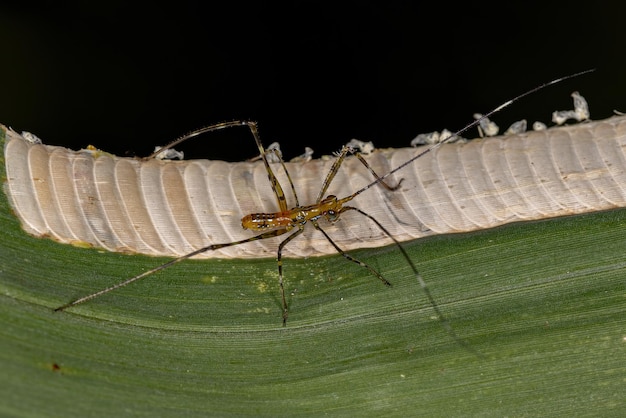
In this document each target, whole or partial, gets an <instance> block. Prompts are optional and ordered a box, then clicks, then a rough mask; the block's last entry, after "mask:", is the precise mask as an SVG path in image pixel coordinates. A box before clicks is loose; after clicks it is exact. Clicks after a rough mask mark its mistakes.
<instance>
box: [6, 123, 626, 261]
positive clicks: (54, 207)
mask: <svg viewBox="0 0 626 418" xmlns="http://www.w3.org/2000/svg"><path fill="white" fill-rule="evenodd" d="M624 145H626V117H613V118H610V119H607V120H604V121H598V122H591V123H584V124H578V125H574V126H569V127H559V128H552V129H548V130H545V131H536V132H528V133H524V134H520V135H515V136H508V137H493V138H485V139H476V140H473V141H470V142H468V143H466V144H446V145H442V146H440V147H439V148H437V149H436V150H434V151H433V152H430V153H428V154H426V155H424V156H423V157H421V158H419V159H417V160H416V161H415V162H414V163H412V164H410V165H409V166H408V167H405V168H403V169H402V170H400V171H399V172H398V173H397V174H396V175H395V176H394V177H395V178H394V177H392V178H391V180H390V181H389V182H390V183H391V184H394V182H395V181H398V180H399V179H400V178H404V181H403V183H402V186H401V188H400V189H399V190H397V191H395V192H390V191H387V190H385V189H384V188H382V187H381V186H379V185H376V186H374V187H372V188H370V189H369V190H367V191H365V192H364V193H363V194H361V195H359V196H358V197H356V198H355V199H354V201H353V202H352V203H351V206H356V207H358V208H360V209H362V210H364V211H365V212H367V213H369V214H370V215H372V216H374V217H375V218H376V219H377V220H378V221H380V222H381V223H382V224H383V225H384V226H385V227H386V228H387V229H388V230H389V232H390V233H391V234H392V235H393V236H394V237H395V238H396V239H398V240H399V241H407V240H412V239H415V238H420V237H424V236H427V235H431V234H444V233H455V232H464V231H472V230H477V229H484V228H491V227H494V226H498V225H502V224H505V223H509V222H514V221H524V220H536V219H542V218H549V217H556V216H562V215H571V214H577V213H585V212H590V211H598V210H606V209H612V208H617V207H623V206H625V205H626V190H625V187H626V156H625V154H624ZM250 148H251V149H253V148H254V144H253V142H252V140H251V145H250ZM423 149H424V148H403V149H393V150H378V151H376V152H375V153H373V154H372V155H369V156H366V159H367V161H368V162H369V163H370V164H371V165H372V167H373V168H374V170H376V172H377V173H379V174H381V175H382V174H384V173H387V172H388V171H390V170H391V169H393V168H394V167H397V166H399V165H400V164H401V163H403V162H405V161H407V160H408V159H410V158H411V157H412V156H414V155H416V154H417V153H420V152H421V151H423ZM4 152H5V159H6V167H7V180H6V184H5V190H6V192H7V194H8V196H9V200H10V202H11V204H12V206H13V208H14V211H15V213H16V215H17V216H18V217H19V219H20V221H21V222H22V226H23V228H24V229H25V230H26V231H27V232H28V233H30V234H33V235H36V236H45V237H50V238H52V239H54V240H57V241H59V242H62V243H72V244H81V245H92V246H95V247H101V248H105V249H107V250H110V251H122V252H137V253H144V254H151V255H167V256H178V255H183V254H186V253H189V252H191V251H193V250H195V249H198V248H201V247H204V246H206V245H209V244H215V243H223V242H231V241H234V240H238V239H242V238H247V237H249V236H251V235H250V234H251V233H250V232H249V231H245V230H243V229H242V228H241V223H240V222H241V217H242V216H244V215H246V214H249V213H258V212H275V211H277V210H278V208H277V204H276V198H275V196H274V195H273V194H272V190H271V187H270V185H269V183H268V180H267V172H266V170H265V168H264V166H263V164H262V163H261V162H260V161H258V162H254V163H250V162H241V163H226V162H222V161H209V160H189V161H158V160H151V161H141V160H137V159H132V158H121V157H116V156H112V155H109V154H106V153H101V152H99V153H93V152H91V153H90V152H86V151H78V152H77V151H71V150H68V149H66V148H62V147H55V146H46V145H41V144H32V143H29V142H27V141H25V140H24V139H23V138H22V137H21V136H20V135H19V134H17V133H15V132H13V131H11V130H10V129H7V130H6V144H5V150H4ZM331 165H332V160H330V161H324V160H312V161H309V162H305V163H287V168H288V170H289V173H290V175H291V178H292V179H293V180H294V183H295V187H296V190H297V192H298V197H299V200H300V203H301V204H303V205H307V204H310V203H314V201H315V198H316V197H317V194H318V193H319V190H320V188H321V185H322V181H323V179H324V178H325V176H326V174H327V173H328V171H329V170H330V167H331ZM273 167H274V171H275V173H276V175H277V177H278V178H279V180H280V182H281V184H282V185H283V189H284V190H285V193H286V195H287V200H288V202H290V204H292V205H293V196H291V191H290V188H289V187H288V183H287V180H286V178H285V176H284V173H283V171H282V169H281V168H280V166H279V165H278V164H274V165H273ZM372 180H373V179H372V177H371V174H370V173H369V172H368V171H367V170H366V169H365V168H364V167H363V165H362V164H361V163H360V162H359V161H358V160H357V159H356V158H354V157H350V158H348V159H347V160H346V161H345V163H344V164H343V165H342V166H341V169H340V170H339V173H338V174H337V176H336V178H335V180H334V181H333V183H332V185H331V186H330V188H329V194H334V195H337V196H338V197H344V196H347V195H349V194H351V193H353V192H354V191H356V190H358V189H359V188H361V187H363V186H365V185H366V184H369V183H371V182H372ZM309 229H310V231H308V232H306V233H304V234H303V235H302V236H300V237H298V238H297V239H295V240H294V241H292V242H291V243H289V245H287V246H286V247H285V251H284V255H286V256H292V257H293V256H295V257H307V256H318V255H324V254H332V253H335V252H336V251H335V249H334V248H333V247H332V246H331V245H330V244H329V243H328V242H327V241H326V239H325V238H324V237H323V236H322V234H321V233H319V232H317V231H315V229H314V228H309ZM325 229H326V231H327V232H328V233H329V234H330V235H331V236H332V238H333V239H334V240H335V242H336V243H337V244H338V245H339V246H340V247H342V248H343V249H344V250H351V249H355V248H363V247H377V246H382V245H387V244H389V243H390V240H389V239H388V238H386V236H385V235H384V234H383V233H382V232H381V231H380V230H379V229H378V228H377V227H376V226H375V225H373V224H372V223H371V222H370V221H368V220H367V219H365V218H363V217H362V216H361V215H359V214H358V213H356V212H353V211H352V212H346V213H345V214H344V215H342V218H341V220H340V221H339V222H337V223H336V224H335V225H334V226H327V227H326V228H325ZM277 242H278V238H277V239H268V240H261V241H256V242H252V243H248V244H245V245H240V246H235V247H230V248H225V249H221V250H218V251H213V252H211V251H210V252H206V253H204V254H202V255H201V256H200V257H207V258H208V257H221V258H250V257H274V256H275V255H276V246H277Z"/></svg>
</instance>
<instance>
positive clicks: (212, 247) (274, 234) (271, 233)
mask: <svg viewBox="0 0 626 418" xmlns="http://www.w3.org/2000/svg"><path fill="white" fill-rule="evenodd" d="M287 231H289V229H286V228H285V229H276V230H273V231H268V232H264V233H262V234H259V235H255V236H253V237H250V238H246V239H242V240H240V241H235V242H229V243H225V244H213V245H208V246H206V247H203V248H200V249H199V250H196V251H193V252H190V253H189V254H185V255H183V256H181V257H178V258H175V259H174V260H171V261H168V262H167V263H165V264H161V265H160V266H158V267H155V268H153V269H151V270H148V271H145V272H143V273H141V274H138V275H136V276H134V277H131V278H130V279H128V280H126V281H123V282H121V283H117V284H115V285H113V286H110V287H107V288H106V289H102V290H100V291H98V292H96V293H92V294H90V295H87V296H84V297H82V298H80V299H76V300H74V301H72V302H69V303H66V304H65V305H63V306H59V307H58V308H56V309H55V311H57V312H58V311H62V310H65V309H67V308H69V307H71V306H76V305H78V304H81V303H83V302H87V301H88V300H91V299H94V298H97V297H98V296H102V295H104V294H105V293H109V292H111V291H113V290H115V289H119V288H120V287H124V286H126V285H128V284H131V283H133V282H136V281H137V280H139V279H143V278H144V277H146V276H149V275H151V274H153V273H156V272H157V271H160V270H163V269H166V268H168V267H170V266H172V265H174V264H177V263H180V262H181V261H183V260H187V259H188V258H191V257H193V256H194V255H198V254H201V253H204V252H206V251H214V250H217V249H220V248H226V247H232V246H233V245H239V244H244V243H246V242H251V241H257V240H260V239H266V238H273V237H277V236H279V235H282V234H284V233H285V232H287ZM281 287H282V283H281ZM283 300H284V296H283Z"/></svg>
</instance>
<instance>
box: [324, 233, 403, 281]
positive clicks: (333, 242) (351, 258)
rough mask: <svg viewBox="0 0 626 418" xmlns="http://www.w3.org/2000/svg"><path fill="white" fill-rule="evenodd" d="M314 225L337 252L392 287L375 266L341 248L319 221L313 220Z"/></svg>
mask: <svg viewBox="0 0 626 418" xmlns="http://www.w3.org/2000/svg"><path fill="white" fill-rule="evenodd" d="M313 225H314V226H315V229H317V230H318V231H320V232H321V233H322V234H324V236H325V237H326V239H327V240H328V242H330V243H331V245H332V246H333V247H335V250H337V252H338V253H339V254H341V255H342V256H344V257H345V258H346V259H347V260H349V261H352V262H353V263H356V264H358V265H359V266H361V267H365V268H366V269H368V270H369V271H370V273H372V274H373V275H374V276H376V277H378V279H379V280H380V281H381V282H383V283H384V284H385V286H389V287H391V283H389V282H388V281H387V279H385V278H384V277H383V276H382V275H381V274H380V273H379V272H377V271H376V270H375V269H374V268H372V267H370V266H369V265H367V264H366V263H364V262H362V261H361V260H358V259H356V258H354V257H352V256H351V255H350V254H348V253H346V252H345V251H344V250H342V249H341V248H339V246H338V245H337V244H335V241H333V240H332V238H331V237H330V236H329V235H328V234H327V233H326V231H324V230H323V229H322V228H321V227H320V226H319V224H318V223H317V222H315V221H313Z"/></svg>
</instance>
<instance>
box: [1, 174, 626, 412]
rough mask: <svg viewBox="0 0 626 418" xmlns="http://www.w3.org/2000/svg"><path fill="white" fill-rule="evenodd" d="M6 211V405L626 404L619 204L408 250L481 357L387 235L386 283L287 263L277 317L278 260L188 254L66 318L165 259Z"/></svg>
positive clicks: (338, 407)
mask: <svg viewBox="0 0 626 418" xmlns="http://www.w3.org/2000/svg"><path fill="white" fill-rule="evenodd" d="M2 173H4V168H3V167H2ZM0 222H1V224H2V234H0V240H1V241H2V242H1V244H0V263H1V268H0V316H1V320H2V324H3V326H2V330H1V331H0V368H1V369H2V373H1V374H0V381H1V382H2V387H3V388H4V390H3V396H2V398H1V400H0V415H11V416H64V417H70V416H80V417H86V416H116V415H117V416H211V415H213V416H229V415H237V416H242V415H251V416H302V415H310V416H319V415H322V414H328V415H345V416H381V415H382V414H384V415H385V416H407V415H411V416H415V415H421V416H467V415H482V416H505V415H509V416H524V415H526V416H528V415H543V416H546V415H549V416H559V415H561V416H572V415H577V416H584V415H617V414H619V413H621V412H622V411H623V409H624V406H625V403H624V400H623V398H624V397H623V394H624V393H625V392H626V380H624V376H626V353H625V351H626V340H625V338H626V327H625V324H626V322H625V320H624V317H625V311H626V285H625V278H624V276H625V274H624V273H625V271H626V270H625V267H626V260H625V259H624V254H626V251H625V250H626V243H625V240H624V236H625V234H626V212H625V211H624V210H620V211H613V212H607V213H599V214H592V215H585V216H579V217H572V218H565V219H558V220H550V221H544V222H538V223H530V224H519V225H509V226H507V227H503V228H498V229H496V230H490V231H483V232H479V233H473V234H464V235H456V236H440V237H433V238H429V239H424V240H420V241H417V242H413V243H410V244H408V245H407V249H408V252H409V254H410V256H411V257H412V259H413V260H414V261H415V262H416V264H417V266H418V268H419V269H420V271H421V273H422V275H423V277H424V279H425V280H426V282H427V283H428V285H429V286H430V289H431V291H432V293H433V296H434V297H435V299H436V300H437V302H438V303H439V306H440V308H441V310H442V311H443V312H444V314H445V315H446V316H447V317H448V319H449V321H450V324H451V326H452V327H453V328H454V330H455V332H456V333H457V334H458V335H459V336H461V337H462V338H463V339H464V340H465V341H467V343H468V344H469V345H470V346H471V347H472V348H473V349H475V350H477V351H478V352H480V353H481V354H482V355H483V356H484V358H479V357H477V356H475V355H474V354H473V353H471V352H469V351H468V350H466V349H464V348H463V347H462V346H460V345H459V344H458V343H457V342H455V341H454V340H453V339H452V338H451V337H450V336H449V335H448V334H447V333H446V332H445V329H444V327H443V326H442V324H441V323H440V322H439V321H438V320H437V318H436V317H435V316H434V313H433V310H432V308H431V307H430V305H429V304H428V301H427V300H426V298H425V296H424V293H423V291H422V289H421V288H420V287H419V284H418V283H417V281H416V279H415V277H414V276H413V274H412V272H411V270H410V268H409V267H408V266H407V265H406V263H405V262H404V260H403V259H402V257H401V255H400V253H399V251H397V249H396V248H394V247H389V248H383V249H372V250H363V251H359V252H356V253H355V254H354V255H356V256H358V257H359V258H361V259H363V260H364V261H366V262H368V263H370V264H371V265H372V267H374V268H376V269H378V270H379V271H380V272H381V273H382V274H383V275H384V276H385V277H386V278H387V279H388V280H389V281H391V282H392V283H393V287H392V288H386V287H385V286H383V285H382V284H381V283H380V281H378V280H377V279H376V278H375V277H372V276H371V275H370V274H369V273H368V272H367V270H365V269H363V268H360V267H359V266H357V265H355V264H353V263H349V262H347V261H345V260H344V259H343V258H342V257H340V256H336V257H328V258H322V259H308V260H292V259H288V260H285V265H284V266H285V275H286V279H287V283H286V285H287V288H288V290H289V292H290V295H289V304H290V309H291V313H290V318H289V322H288V325H287V327H286V328H283V327H282V326H281V308H280V301H279V293H278V286H277V272H276V263H275V261H274V260H255V261H225V260H222V261H219V260H218V261H189V262H184V263H181V264H180V265H178V266H175V267H172V268H171V269H168V270H166V271H164V272H161V273H158V274H156V275H154V276H151V277H149V278H146V279H144V280H142V281H140V282H138V283H135V284H132V285H130V286H128V287H126V288H123V289H120V290H117V291H115V292H112V293H110V294H107V295H105V296H102V297H101V298H98V299H96V300H93V301H90V302H88V303H86V304H84V305H80V306H77V307H74V308H71V309H69V310H68V311H66V312H57V313H55V312H53V310H52V309H53V308H54V307H56V306H59V305H61V304H63V303H66V302H68V301H69V300H72V299H74V298H76V297H79V296H83V295H85V294H88V293H91V292H93V291H96V290H99V289H101V288H103V287H106V286H108V285H111V284H113V283H116V282H119V281H121V280H123V279H125V278H128V277H131V276H133V275H135V274H137V273H138V272H141V271H144V270H146V269H149V268H151V267H154V266H156V265H158V264H159V263H161V262H163V261H165V260H166V259H156V258H150V257H144V256H129V255H121V254H113V253H107V252H100V251H97V250H93V249H82V248H75V247H72V246H68V245H60V244H57V243H54V242H52V241H50V240H46V239H38V238H33V237H30V236H28V235H27V234H25V233H24V232H22V230H21V229H20V227H19V224H18V221H17V220H16V219H15V218H14V217H13V215H12V214H11V211H10V209H9V207H8V204H7V200H6V196H4V195H2V196H1V197H0ZM342 222H363V220H361V219H359V218H358V217H346V218H344V219H343V220H342ZM309 232H310V231H309ZM328 232H329V233H332V229H331V228H329V230H328ZM302 239H306V238H305V237H302Z"/></svg>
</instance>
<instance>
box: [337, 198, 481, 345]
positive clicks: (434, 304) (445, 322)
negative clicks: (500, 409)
mask: <svg viewBox="0 0 626 418" xmlns="http://www.w3.org/2000/svg"><path fill="white" fill-rule="evenodd" d="M347 210H354V211H356V212H358V213H360V214H361V215H363V216H366V217H367V218H369V219H370V220H371V221H372V222H374V223H375V224H376V226H378V228H380V230H381V231H383V233H384V234H385V235H387V236H388V237H389V238H390V239H391V240H392V241H393V243H394V244H395V245H396V247H398V249H399V250H400V252H401V253H402V256H403V257H404V259H405V260H406V262H407V264H408V265H409V266H410V267H411V270H413V273H414V274H415V277H417V281H418V283H419V285H420V287H421V288H422V291H423V292H424V293H425V294H426V297H427V298H428V301H429V302H430V305H431V306H432V307H433V309H434V311H435V313H436V314H437V317H438V318H439V321H440V322H441V323H442V324H443V326H444V328H445V329H446V331H447V332H448V334H449V335H450V336H451V337H452V338H453V339H454V340H455V341H456V342H457V343H459V344H460V345H462V346H463V347H465V348H466V349H467V350H469V351H471V352H472V353H474V354H476V355H477V356H478V357H483V355H482V354H481V353H479V352H477V351H476V350H475V349H474V348H472V347H471V346H470V345H469V344H467V343H466V342H465V341H463V340H462V339H461V338H459V336H458V335H457V334H456V332H454V330H453V329H452V327H451V326H450V323H449V322H448V320H447V319H446V317H445V316H444V315H443V312H441V310H440V309H439V306H438V305H437V302H435V298H434V297H433V295H432V294H431V293H430V289H429V288H428V286H426V282H425V281H424V279H423V278H422V275H421V274H419V272H418V271H417V268H416V267H415V264H413V261H412V260H411V257H409V255H408V254H407V252H406V250H405V249H404V247H403V246H402V244H400V242H398V240H396V239H395V238H394V237H393V235H391V233H389V231H388V230H387V228H385V227H384V226H383V225H382V224H381V223H380V222H378V220H377V219H376V218H374V217H373V216H372V215H370V214H369V213H366V212H363V211H362V210H361V209H359V208H355V207H352V206H344V207H343V208H342V210H341V212H345V211H347ZM331 243H332V241H331ZM335 248H336V247H335Z"/></svg>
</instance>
